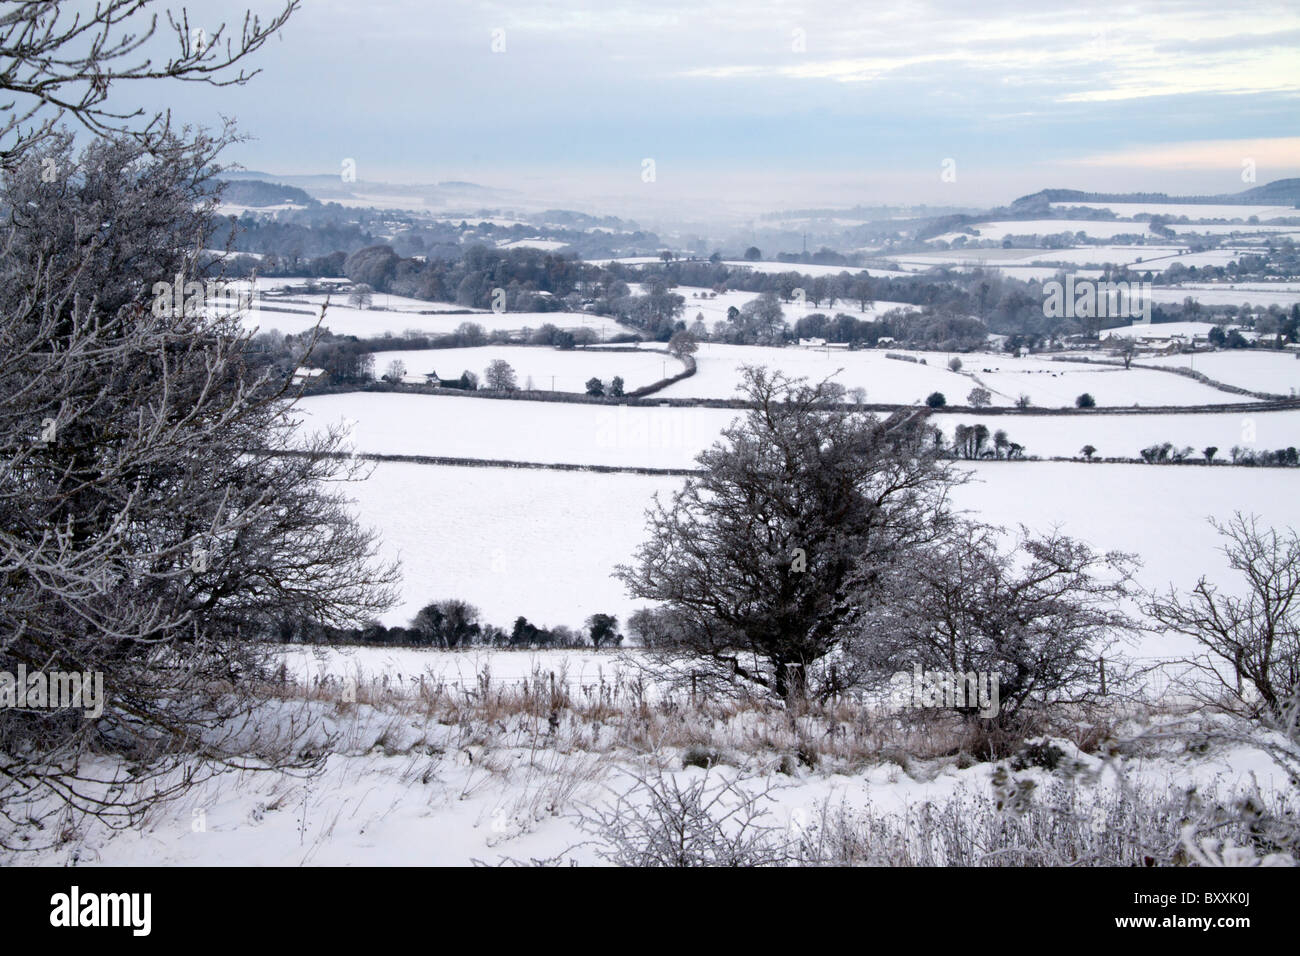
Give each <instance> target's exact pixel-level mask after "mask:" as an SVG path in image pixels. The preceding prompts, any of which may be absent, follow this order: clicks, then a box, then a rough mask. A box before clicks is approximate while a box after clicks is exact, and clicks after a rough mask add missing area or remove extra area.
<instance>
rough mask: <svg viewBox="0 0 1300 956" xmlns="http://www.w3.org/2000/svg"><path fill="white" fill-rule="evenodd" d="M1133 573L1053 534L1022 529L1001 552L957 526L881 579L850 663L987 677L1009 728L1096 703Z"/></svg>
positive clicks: (977, 531) (884, 671)
mask: <svg viewBox="0 0 1300 956" xmlns="http://www.w3.org/2000/svg"><path fill="white" fill-rule="evenodd" d="M1135 564H1136V562H1135V559H1134V558H1133V557H1132V556H1131V555H1126V554H1121V553H1118V552H1113V553H1109V554H1097V553H1095V552H1093V551H1092V550H1091V549H1090V548H1088V547H1087V546H1086V545H1084V544H1082V543H1080V542H1077V541H1074V540H1072V539H1070V538H1068V537H1065V536H1063V535H1061V534H1059V533H1057V532H1052V533H1050V534H1046V535H1038V536H1035V535H1031V534H1030V533H1029V532H1028V531H1026V530H1025V529H1023V528H1022V529H1021V533H1020V537H1019V540H1018V542H1017V543H1016V546H1015V547H1011V548H1006V547H1003V545H1002V544H1001V542H1000V530H999V529H996V528H990V527H987V526H984V525H978V524H973V523H968V522H961V523H959V524H957V525H956V526H955V527H954V528H953V529H952V532H951V533H950V534H948V535H946V536H945V537H944V538H943V540H942V541H940V542H938V543H937V544H935V545H934V546H932V547H929V548H926V549H925V550H924V551H923V552H919V553H917V554H916V555H915V560H914V561H912V562H911V563H910V565H909V566H908V567H907V568H906V569H904V570H903V571H902V572H901V573H899V574H895V575H893V576H891V577H890V579H889V582H888V587H887V589H886V591H885V593H884V594H883V596H882V599H881V600H879V601H877V602H876V603H875V605H874V607H873V610H872V612H871V613H870V615H869V616H868V619H867V620H866V621H865V622H864V626H863V627H862V629H861V631H860V634H859V637H858V638H857V640H856V641H855V642H854V643H853V645H852V652H853V653H854V654H855V655H857V656H859V657H860V658H861V659H862V660H863V661H864V662H865V663H867V664H869V665H870V666H873V667H874V668H875V670H876V671H877V672H878V673H879V674H880V675H881V676H882V677H883V678H888V677H889V676H891V675H893V674H896V673H901V672H906V671H910V670H912V668H913V667H914V666H916V665H920V666H921V668H922V669H924V670H938V671H943V672H946V673H956V674H967V673H976V674H988V675H992V674H996V675H997V676H998V686H999V691H998V693H999V698H1000V702H999V710H998V713H997V715H996V717H997V721H998V724H999V725H1000V726H1002V727H1004V728H1005V727H1009V726H1011V725H1012V724H1013V723H1014V722H1015V721H1016V720H1017V719H1018V718H1019V717H1020V716H1023V712H1024V711H1025V710H1026V709H1027V708H1031V707H1034V706H1041V705H1043V704H1046V703H1049V702H1056V703H1060V702H1072V703H1082V702H1087V701H1091V700H1093V699H1095V697H1096V696H1097V695H1098V693H1099V692H1100V690H1101V680H1100V672H1099V666H1098V658H1099V656H1100V655H1101V654H1102V653H1103V652H1104V651H1105V650H1106V649H1107V648H1108V647H1109V646H1110V645H1111V644H1112V643H1113V642H1114V641H1115V640H1116V639H1118V638H1120V637H1121V636H1123V635H1124V634H1126V633H1128V632H1129V631H1131V630H1133V629H1134V628H1135V623H1134V622H1133V621H1131V620H1130V619H1129V618H1128V617H1126V616H1125V615H1124V614H1123V613H1121V612H1120V611H1119V610H1118V606H1119V603H1120V602H1121V601H1122V600H1123V599H1124V598H1125V597H1127V596H1128V594H1129V587H1130V580H1131V576H1132V571H1133V568H1134V566H1135ZM968 704H969V702H968ZM956 709H957V710H958V711H959V712H961V713H963V714H966V715H968V716H969V715H970V714H973V713H974V712H975V709H976V708H974V707H973V706H964V707H958V708H956Z"/></svg>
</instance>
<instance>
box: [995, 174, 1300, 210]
mask: <svg viewBox="0 0 1300 956" xmlns="http://www.w3.org/2000/svg"><path fill="white" fill-rule="evenodd" d="M1071 202H1073V203H1081V202H1144V203H1170V204H1173V203H1181V204H1184V205H1189V204H1203V205H1242V206H1247V205H1249V206H1300V179H1278V180H1275V181H1273V182H1271V183H1266V184H1265V185H1263V186H1255V187H1252V188H1251V189H1246V190H1243V191H1242V192H1239V193H1224V194H1222V195H1218V196H1170V195H1169V194H1168V193H1087V192H1083V191H1082V190H1079V189H1043V190H1040V191H1039V192H1036V193H1031V194H1030V195H1028V196H1021V197H1020V198H1019V199H1017V200H1016V201H1015V202H1013V203H1012V204H1011V205H1012V208H1015V207H1017V206H1034V205H1042V204H1045V203H1071Z"/></svg>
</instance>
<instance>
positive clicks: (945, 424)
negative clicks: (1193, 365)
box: [930, 410, 1300, 480]
mask: <svg viewBox="0 0 1300 956" xmlns="http://www.w3.org/2000/svg"><path fill="white" fill-rule="evenodd" d="M930 420H931V422H932V423H933V424H935V425H936V426H938V427H939V428H942V429H943V432H944V434H945V435H946V436H947V437H948V438H949V439H951V438H952V434H953V430H954V429H955V428H956V426H957V425H974V424H976V423H979V424H982V425H984V426H985V427H986V428H988V430H989V434H990V435H992V434H993V433H994V432H996V431H998V430H999V429H1001V430H1003V431H1005V432H1006V433H1007V438H1008V440H1009V441H1013V442H1015V443H1016V444H1018V445H1023V446H1024V448H1025V454H1026V455H1032V456H1035V457H1040V458H1051V457H1071V458H1073V457H1078V456H1079V454H1080V449H1081V448H1083V446H1084V445H1092V446H1093V447H1094V448H1095V449H1096V450H1097V451H1096V455H1097V457H1100V458H1137V457H1138V455H1139V453H1140V452H1141V450H1142V449H1143V448H1146V447H1148V446H1150V445H1159V444H1163V443H1164V442H1170V443H1171V444H1172V445H1173V446H1174V447H1175V448H1176V449H1182V448H1186V447H1188V446H1190V447H1192V448H1194V449H1196V454H1195V455H1193V456H1192V457H1193V458H1195V459H1200V458H1202V455H1201V450H1202V449H1204V448H1206V447H1209V446H1211V445H1212V446H1214V447H1215V448H1217V449H1218V450H1219V451H1218V454H1217V455H1216V456H1215V460H1216V461H1227V460H1229V458H1230V456H1229V449H1231V448H1232V447H1233V446H1234V445H1237V446H1240V447H1242V448H1249V449H1253V450H1255V451H1259V450H1262V449H1269V450H1272V449H1275V448H1287V447H1290V446H1296V447H1300V410H1290V411H1281V412H1249V413H1244V414H1243V413H1241V412H1225V413H1222V414H1218V413H1215V414H1187V415H1178V414H1168V415H1077V416H1076V415H1071V416H1069V417H1056V416H1048V415H1015V416H1009V415H985V416H980V415H935V416H933V417H932V418H931V419H930ZM1244 480H1246V479H1244Z"/></svg>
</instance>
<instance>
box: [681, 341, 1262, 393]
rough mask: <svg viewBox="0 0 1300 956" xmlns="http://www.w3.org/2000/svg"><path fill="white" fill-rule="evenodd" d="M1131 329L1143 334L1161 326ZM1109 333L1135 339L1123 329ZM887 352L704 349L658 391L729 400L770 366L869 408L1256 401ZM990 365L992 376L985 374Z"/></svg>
mask: <svg viewBox="0 0 1300 956" xmlns="http://www.w3.org/2000/svg"><path fill="white" fill-rule="evenodd" d="M1134 328H1135V329H1136V330H1138V331H1141V330H1143V329H1146V330H1150V329H1153V328H1157V326H1150V325H1146V326H1135V327H1134ZM1158 328H1159V329H1160V330H1161V331H1164V330H1165V329H1166V328H1168V329H1169V331H1170V333H1171V334H1172V333H1173V332H1176V331H1178V329H1175V328H1174V325H1170V326H1163V325H1162V326H1158ZM1207 328H1208V326H1207ZM1112 331H1114V332H1115V333H1116V334H1121V335H1123V334H1132V332H1131V331H1126V330H1124V329H1116V330H1112ZM1202 334H1203V333H1202ZM887 351H893V350H892V349H880V348H877V349H861V350H857V351H848V350H846V349H829V350H828V349H804V348H795V347H789V348H782V349H778V348H768V347H764V346H756V345H717V344H704V345H701V346H700V348H699V351H698V352H697V353H696V354H695V362H696V369H697V371H696V374H695V375H693V376H691V377H690V378H687V379H683V380H682V381H680V382H676V383H674V384H673V385H670V386H669V387H668V388H666V389H664V390H663V391H662V392H659V393H657V394H660V395H663V396H665V397H668V398H731V397H734V395H735V393H736V388H737V387H738V386H739V384H740V382H741V372H740V369H741V366H743V365H765V366H768V367H769V368H774V369H780V370H781V371H782V372H784V373H786V374H787V375H792V376H802V377H806V378H809V379H810V380H813V381H820V380H821V379H823V378H828V377H829V378H832V379H833V380H834V381H836V382H839V383H841V384H843V385H844V386H845V387H846V388H850V389H851V388H863V389H866V393H867V394H866V401H867V402H868V403H879V404H891V405H893V404H896V405H910V404H919V403H922V402H924V401H925V399H926V397H927V396H928V395H929V394H930V393H931V392H936V391H937V392H942V393H943V395H944V397H945V398H946V399H947V400H948V403H949V404H950V405H964V404H966V396H967V394H968V393H969V392H970V391H971V389H972V388H975V387H976V386H977V385H978V384H980V383H983V384H984V386H985V387H986V388H988V389H989V390H990V391H991V392H992V393H993V395H992V403H993V404H994V405H996V406H1004V407H1010V406H1013V405H1015V403H1016V400H1017V399H1018V398H1019V396H1020V395H1021V394H1028V395H1029V397H1030V400H1031V401H1032V402H1033V404H1035V405H1038V406H1040V407H1054V408H1060V407H1072V406H1073V405H1074V401H1075V399H1076V398H1077V397H1078V396H1079V395H1080V394H1081V393H1083V392H1088V393H1089V394H1091V395H1092V396H1093V398H1094V399H1096V402H1097V404H1098V405H1101V406H1106V405H1109V406H1126V407H1127V406H1132V405H1230V404H1234V403H1237V402H1242V401H1251V399H1249V398H1246V397H1243V396H1237V395H1232V394H1230V393H1227V392H1223V391H1220V390H1218V389H1215V388H1213V387H1212V386H1209V385H1203V384H1201V383H1200V382H1196V381H1193V380H1192V379H1188V378H1183V377H1180V376H1175V375H1170V374H1167V373H1164V372H1156V371H1152V370H1144V369H1128V370H1124V369H1116V368H1114V367H1111V366H1104V365H1095V366H1092V365H1084V364H1080V363H1075V362H1053V361H1050V360H1049V359H1044V358H1039V357H1037V356H1030V357H1026V358H1020V359H1017V358H1015V357H1014V356H1009V355H1007V354H1006V353H983V352H975V353H971V354H963V355H960V356H958V357H959V358H961V360H962V369H961V372H960V373H955V372H951V371H949V370H948V367H947V364H948V359H949V358H950V356H949V354H948V353H946V352H906V353H903V354H907V355H911V356H912V357H914V358H917V359H924V360H925V363H926V364H924V365H922V364H920V362H919V361H918V362H905V361H901V360H898V359H891V358H887V357H886V354H885V353H886V352H887ZM900 351H901V350H900ZM986 368H987V369H990V370H991V371H990V372H984V371H983V370H984V369H986ZM841 370H842V371H841Z"/></svg>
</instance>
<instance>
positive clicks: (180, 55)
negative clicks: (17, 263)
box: [0, 0, 298, 171]
mask: <svg viewBox="0 0 1300 956" xmlns="http://www.w3.org/2000/svg"><path fill="white" fill-rule="evenodd" d="M297 6H298V0H290V2H287V3H285V4H284V5H283V7H282V9H281V10H280V12H279V13H277V14H276V15H275V16H273V17H271V18H269V19H267V20H263V19H261V18H260V17H257V16H254V15H253V14H252V13H247V14H245V16H244V18H243V24H242V29H241V30H240V32H239V34H238V35H236V34H235V33H234V31H233V30H231V29H229V28H228V27H227V26H226V25H225V24H213V23H211V22H205V23H193V24H192V23H191V22H190V20H189V17H188V14H187V13H186V11H185V10H184V9H181V10H180V11H179V12H177V13H175V14H174V13H173V12H172V11H171V10H169V9H167V8H166V6H164V5H163V4H162V3H158V2H156V0H99V2H98V3H95V4H71V3H59V2H56V0H29V2H20V3H9V4H6V7H8V8H9V9H7V10H5V11H4V12H3V13H0V57H2V58H3V61H4V69H3V70H2V71H0V120H3V123H2V124H0V165H4V166H9V165H11V164H12V163H13V162H14V161H16V160H17V159H19V158H20V157H21V156H22V155H23V154H24V153H25V152H27V151H28V150H29V149H32V148H34V147H36V146H40V145H43V141H44V140H45V139H46V138H47V137H49V136H52V135H54V134H55V132H56V130H57V128H58V126H59V124H60V123H61V122H70V123H74V124H76V125H79V126H81V127H83V128H85V129H86V130H89V131H90V132H91V133H94V134H97V135H99V136H103V137H106V138H109V139H124V138H126V139H129V140H130V141H131V142H133V143H134V144H135V145H138V146H146V147H149V146H153V145H154V144H163V143H165V142H166V141H167V139H168V136H169V134H170V132H171V130H170V129H169V119H170V117H169V115H168V114H167V113H165V112H152V113H150V112H146V111H145V110H143V109H139V108H133V107H130V106H127V105H125V104H124V103H123V102H122V100H121V99H120V94H119V98H118V99H115V100H114V99H111V95H112V94H113V92H114V91H115V90H120V89H125V88H130V87H134V86H137V85H138V84H140V83H159V82H162V83H167V82H168V81H175V82H181V83H205V84H209V85H212V86H233V85H239V84H243V83H246V82H247V81H248V80H250V79H252V77H253V76H255V75H256V74H257V71H256V70H249V69H246V68H245V66H244V62H245V61H246V60H247V59H248V58H249V57H250V56H251V55H252V54H253V53H255V52H256V51H257V50H258V49H259V48H261V47H262V45H263V44H265V43H266V41H267V40H269V39H270V38H271V37H272V36H274V35H275V34H276V33H278V32H279V31H280V28H281V27H283V26H284V24H285V22H286V21H287V20H288V18H289V16H290V15H291V14H292V13H293V11H294V10H295V9H296V8H297ZM159 14H162V16H163V18H165V20H166V24H167V28H168V29H167V30H162V29H160V27H161V23H160V18H159ZM169 34H170V41H169ZM47 158H48V157H47ZM46 168H49V167H48V166H47V167H46ZM55 168H56V171H57V167H55Z"/></svg>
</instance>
